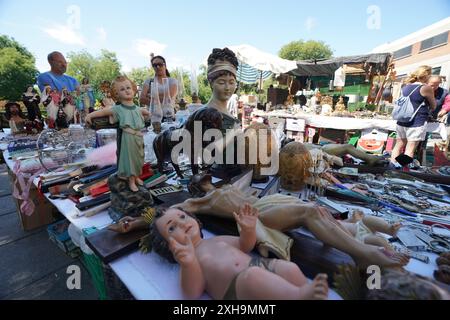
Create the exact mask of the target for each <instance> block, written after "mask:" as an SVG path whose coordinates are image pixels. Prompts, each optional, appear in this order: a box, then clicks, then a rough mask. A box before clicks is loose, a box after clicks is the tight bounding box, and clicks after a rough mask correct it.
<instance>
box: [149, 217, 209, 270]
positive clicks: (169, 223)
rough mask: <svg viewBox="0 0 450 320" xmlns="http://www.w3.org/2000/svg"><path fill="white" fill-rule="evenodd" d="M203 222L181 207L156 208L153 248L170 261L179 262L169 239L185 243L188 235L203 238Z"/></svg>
mask: <svg viewBox="0 0 450 320" xmlns="http://www.w3.org/2000/svg"><path fill="white" fill-rule="evenodd" d="M201 228H202V223H201V222H200V220H198V219H197V218H196V217H195V216H194V215H193V214H191V213H189V212H186V211H183V210H181V209H179V208H169V209H162V208H158V209H156V212H155V215H154V217H153V221H152V223H151V225H150V234H149V237H150V245H151V249H152V250H153V251H155V252H156V253H157V254H159V255H160V256H161V257H163V258H165V259H166V260H167V261H169V262H170V263H177V262H176V260H175V258H174V256H173V254H172V251H170V246H169V239H170V238H173V239H175V240H176V241H177V242H179V243H183V242H184V239H185V237H186V235H188V236H190V237H191V240H193V239H195V238H197V239H198V237H200V238H203V234H202V231H201Z"/></svg>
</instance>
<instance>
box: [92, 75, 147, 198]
mask: <svg viewBox="0 0 450 320" xmlns="http://www.w3.org/2000/svg"><path fill="white" fill-rule="evenodd" d="M135 93H136V85H135V84H134V83H133V82H131V81H130V80H129V79H128V78H127V77H125V76H119V77H117V78H116V79H115V80H114V82H113V84H112V95H113V99H114V100H116V101H120V103H121V104H120V105H115V106H113V107H112V108H108V109H106V108H105V109H102V110H99V111H96V112H93V113H90V114H88V115H87V116H86V122H87V123H88V124H91V123H92V119H94V118H98V117H105V116H108V117H113V119H114V120H115V122H119V127H120V129H121V138H120V139H117V144H118V146H117V150H118V152H119V156H118V169H117V174H118V176H119V177H120V178H122V179H127V180H128V185H129V187H130V190H131V191H133V192H137V191H138V187H137V185H136V184H138V185H141V186H142V185H143V184H144V183H143V181H142V180H141V179H139V176H140V175H141V173H142V166H143V164H144V138H143V134H142V132H141V130H142V129H143V128H144V127H145V123H144V117H146V118H148V117H149V116H150V113H149V112H148V111H147V110H146V109H144V108H139V107H138V106H136V105H135V104H134V102H133V98H134V95H135Z"/></svg>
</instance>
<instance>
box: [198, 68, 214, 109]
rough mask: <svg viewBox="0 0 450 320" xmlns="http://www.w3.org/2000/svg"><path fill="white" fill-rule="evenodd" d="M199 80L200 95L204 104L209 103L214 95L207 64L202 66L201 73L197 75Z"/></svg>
mask: <svg viewBox="0 0 450 320" xmlns="http://www.w3.org/2000/svg"><path fill="white" fill-rule="evenodd" d="M197 81H198V97H199V98H200V100H201V102H202V103H203V104H205V103H207V102H208V101H209V99H210V98H211V95H212V90H211V86H210V85H209V82H208V76H207V68H206V66H205V65H202V66H200V74H199V75H198V76H197Z"/></svg>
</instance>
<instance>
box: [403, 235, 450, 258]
mask: <svg viewBox="0 0 450 320" xmlns="http://www.w3.org/2000/svg"><path fill="white" fill-rule="evenodd" d="M412 232H413V233H414V234H415V235H416V237H417V238H419V239H420V240H422V241H423V242H425V243H426V244H427V245H428V247H429V250H431V251H433V252H435V253H443V252H446V251H449V250H450V243H449V242H448V241H446V240H444V239H443V238H441V237H438V236H430V235H428V234H426V233H425V232H423V231H422V230H418V229H414V230H412Z"/></svg>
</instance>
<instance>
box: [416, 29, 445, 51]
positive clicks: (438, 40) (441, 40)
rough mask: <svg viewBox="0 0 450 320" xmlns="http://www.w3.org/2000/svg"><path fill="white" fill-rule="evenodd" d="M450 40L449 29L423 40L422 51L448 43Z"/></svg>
mask: <svg viewBox="0 0 450 320" xmlns="http://www.w3.org/2000/svg"><path fill="white" fill-rule="evenodd" d="M447 41H448V31H446V32H444V33H441V34H438V35H437V36H434V37H431V38H428V39H426V40H423V41H422V43H421V44H420V51H424V50H428V49H431V48H434V47H437V46H441V45H444V44H446V43H447Z"/></svg>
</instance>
